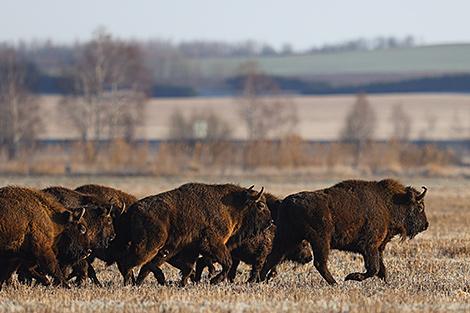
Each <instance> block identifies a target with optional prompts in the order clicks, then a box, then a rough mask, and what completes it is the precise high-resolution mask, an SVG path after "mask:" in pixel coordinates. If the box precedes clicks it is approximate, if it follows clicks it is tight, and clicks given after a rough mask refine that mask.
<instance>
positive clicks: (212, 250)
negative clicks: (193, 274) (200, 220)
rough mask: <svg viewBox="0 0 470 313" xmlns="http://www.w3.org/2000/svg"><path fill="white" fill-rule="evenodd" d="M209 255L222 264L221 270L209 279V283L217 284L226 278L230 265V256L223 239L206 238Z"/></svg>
mask: <svg viewBox="0 0 470 313" xmlns="http://www.w3.org/2000/svg"><path fill="white" fill-rule="evenodd" d="M208 242H209V247H208V248H209V249H208V250H209V251H207V252H208V253H209V257H211V258H214V260H215V261H216V262H218V263H219V264H220V265H222V271H221V272H220V273H219V274H217V276H215V277H214V278H212V279H211V284H218V283H220V282H222V281H224V280H225V279H226V278H227V273H228V271H229V270H230V268H231V267H232V256H231V255H230V252H229V251H228V249H227V247H226V246H225V244H224V243H223V241H221V240H218V239H212V240H208Z"/></svg>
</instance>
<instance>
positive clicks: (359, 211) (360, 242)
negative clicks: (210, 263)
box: [261, 179, 428, 284]
mask: <svg viewBox="0 0 470 313" xmlns="http://www.w3.org/2000/svg"><path fill="white" fill-rule="evenodd" d="M423 189H424V191H423V192H422V193H420V192H418V191H417V190H416V189H414V188H412V187H405V186H404V185H402V184H401V183H399V182H397V181H395V180H391V179H386V180H381V181H378V182H376V181H360V180H348V181H344V182H341V183H338V184H336V185H334V186H333V187H330V188H326V189H323V190H318V191H314V192H300V193H297V194H293V195H290V196H288V197H287V198H285V199H284V200H283V201H282V204H281V205H280V208H279V210H278V217H277V219H278V220H279V223H278V225H277V231H276V235H275V239H274V243H273V249H272V252H271V254H270V255H269V256H268V259H267V261H266V264H265V266H264V267H263V270H262V272H261V278H262V279H265V277H266V274H267V273H268V271H269V270H270V269H271V268H272V267H273V266H275V265H276V264H278V263H279V261H280V260H281V259H282V258H283V257H284V255H285V254H286V253H288V252H289V251H292V249H294V248H295V246H296V245H297V244H298V243H299V242H300V241H301V240H302V239H307V240H308V241H309V242H310V244H311V246H312V250H313V255H314V265H315V268H316V269H317V270H318V272H320V274H321V275H322V277H323V278H324V279H325V280H326V281H327V282H328V283H329V284H335V283H336V281H335V279H334V278H333V276H332V275H331V273H330V271H329V270H328V267H327V260H328V255H329V252H330V249H338V250H343V251H350V252H356V253H360V254H362V256H363V258H364V263H365V267H366V272H365V273H351V274H349V275H347V276H346V280H357V281H362V280H364V279H366V278H369V277H373V276H378V277H380V278H382V279H383V280H386V269H385V265H384V262H383V256H382V253H383V251H384V249H385V246H386V244H387V243H388V242H389V241H390V240H391V239H392V238H393V237H394V236H396V235H401V236H402V238H406V237H408V238H410V239H411V238H413V237H414V236H416V235H417V234H418V233H420V232H422V231H424V230H426V229H427V228H428V221H427V219H426V214H425V212H424V201H423V199H424V196H425V194H426V190H427V189H426V188H425V187H423Z"/></svg>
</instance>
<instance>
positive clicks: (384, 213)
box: [0, 179, 428, 288]
mask: <svg viewBox="0 0 470 313" xmlns="http://www.w3.org/2000/svg"><path fill="white" fill-rule="evenodd" d="M425 195H426V188H425V187H423V190H422V191H418V190H416V189H415V188H413V187H410V186H408V187H406V186H404V185H403V184H401V183H400V182H398V181H396V180H392V179H384V180H381V181H361V180H347V181H343V182H340V183H338V184H336V185H334V186H332V187H329V188H326V189H321V190H316V191H304V192H299V193H295V194H291V195H289V196H287V197H285V198H284V199H280V198H278V197H276V196H274V195H272V194H269V193H267V192H264V188H261V190H255V189H254V186H251V187H249V188H244V187H241V186H238V185H233V184H220V185H211V184H202V183H188V184H184V185H182V186H180V187H178V188H176V189H174V190H170V191H166V192H163V193H160V194H157V195H152V196H148V197H145V198H143V199H140V200H138V199H137V198H136V197H134V196H133V195H130V194H128V193H126V192H123V191H121V190H117V189H114V188H111V187H106V186H100V185H93V184H89V185H83V186H80V187H78V188H76V189H75V190H72V189H68V188H64V187H49V188H46V189H43V190H37V189H32V188H26V187H19V186H7V187H3V188H0V288H1V287H2V286H4V285H5V284H11V283H12V281H13V277H14V275H13V274H15V273H16V274H17V279H18V281H19V282H20V283H24V284H32V283H35V284H43V285H51V284H53V285H59V286H63V287H66V288H70V285H69V283H70V281H72V280H73V281H74V283H75V284H77V285H80V284H83V283H85V282H87V281H88V279H91V280H92V281H93V283H95V284H96V285H99V286H101V284H100V281H99V279H98V277H97V275H96V273H95V270H94V269H93V261H94V260H95V259H96V258H98V259H100V260H102V261H104V262H105V263H106V264H107V265H112V264H114V263H116V264H117V266H118V269H119V271H120V273H121V274H122V277H123V280H124V284H125V285H127V284H134V285H140V284H142V283H143V281H144V280H145V278H146V277H147V276H148V274H150V273H152V274H153V275H154V277H155V278H156V279H157V281H158V283H159V284H162V285H164V284H165V283H166V282H165V275H164V273H163V271H162V270H161V265H162V264H163V263H169V264H170V265H172V266H174V267H176V268H178V269H179V270H180V272H181V282H180V284H181V285H182V286H184V285H186V284H187V283H188V280H191V281H193V282H198V281H200V280H201V274H202V272H203V271H204V270H205V269H206V268H207V269H208V271H209V273H210V277H211V280H210V282H211V283H213V284H216V283H220V282H222V281H225V280H229V281H234V279H235V276H236V274H237V267H238V265H239V263H240V261H242V262H245V263H247V264H249V265H251V266H252V269H251V273H250V276H249V282H259V281H264V280H267V279H274V277H275V275H276V266H277V265H278V264H279V263H281V262H283V261H284V260H291V261H294V262H298V263H301V264H306V263H309V262H310V261H312V259H313V264H314V266H315V268H316V269H317V270H318V272H319V273H320V275H321V276H322V277H323V278H324V279H325V280H326V281H327V282H328V283H329V284H331V285H333V284H335V283H336V280H335V278H334V277H333V276H332V275H331V273H330V271H329V270H328V255H329V253H330V250H331V249H338V250H342V251H349V252H355V253H359V254H361V255H362V256H363V258H364V265H365V269H366V270H365V272H363V273H362V272H355V273H350V274H349V275H347V276H346V278H345V279H346V280H356V281H362V280H364V279H366V278H369V277H373V276H377V277H379V278H381V279H383V280H384V281H386V279H387V274H386V268H385V265H384V262H383V251H384V249H385V246H386V244H387V243H388V242H389V241H390V240H391V239H392V238H393V237H394V236H397V235H399V236H401V238H402V239H406V238H410V239H411V238H413V237H414V236H416V235H417V234H418V233H420V232H422V231H424V230H426V229H427V227H428V222H427V219H426V215H425V212H424V196H425ZM214 263H219V264H220V265H221V267H222V269H221V271H220V272H219V273H217V274H216V273H215V271H216V269H215V267H214ZM135 267H140V272H139V274H138V275H137V277H135V276H134V274H133V269H134V268H135Z"/></svg>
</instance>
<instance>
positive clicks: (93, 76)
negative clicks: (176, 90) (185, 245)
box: [62, 29, 150, 142]
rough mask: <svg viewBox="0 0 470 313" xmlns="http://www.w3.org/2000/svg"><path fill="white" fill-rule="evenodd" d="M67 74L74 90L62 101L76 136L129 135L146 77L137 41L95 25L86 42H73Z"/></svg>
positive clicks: (137, 117)
mask: <svg viewBox="0 0 470 313" xmlns="http://www.w3.org/2000/svg"><path fill="white" fill-rule="evenodd" d="M69 74H70V77H71V78H72V81H73V92H74V96H73V97H66V98H64V101H63V106H62V107H63V112H64V114H65V115H66V116H67V117H68V118H69V119H70V121H71V122H72V124H73V126H74V127H75V129H76V130H77V131H78V132H79V133H80V136H81V138H82V140H83V141H84V142H87V141H90V140H95V141H96V142H98V141H99V140H102V139H113V138H125V139H126V140H132V139H133V138H134V137H135V132H136V127H137V126H138V125H141V124H142V122H143V116H142V114H143V112H142V110H143V103H144V101H145V98H146V94H145V90H146V88H147V87H148V85H149V82H150V75H149V74H148V73H147V71H146V69H145V67H144V64H143V57H142V54H141V51H140V49H139V47H138V46H137V45H136V44H133V43H128V42H124V41H120V40H117V39H114V38H113V37H112V36H111V35H110V34H108V33H106V31H104V30H103V29H99V30H98V31H96V32H95V34H94V38H93V39H92V40H91V41H90V42H88V43H86V44H85V45H84V46H82V47H78V55H77V58H76V63H75V64H74V65H73V66H72V67H71V68H70V69H69Z"/></svg>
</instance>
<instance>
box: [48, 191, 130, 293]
mask: <svg viewBox="0 0 470 313" xmlns="http://www.w3.org/2000/svg"><path fill="white" fill-rule="evenodd" d="M43 191H44V192H47V193H48V194H50V195H52V196H53V197H54V198H56V200H57V201H59V202H60V203H61V204H62V205H64V206H65V207H66V208H74V207H79V206H82V207H85V209H86V211H85V215H84V219H85V222H86V223H87V227H88V236H89V239H90V245H91V248H92V250H93V252H92V255H91V256H90V257H91V260H89V259H88V258H87V259H86V260H81V261H80V262H79V263H77V264H75V265H74V266H73V270H74V271H73V273H72V274H71V275H70V276H69V277H68V278H69V279H70V278H72V277H75V276H76V277H77V281H76V283H77V284H79V285H80V284H82V283H83V282H85V281H86V279H87V277H88V276H89V277H90V278H91V280H92V281H93V282H94V283H95V284H96V285H98V286H101V283H100V282H99V280H98V278H97V276H96V272H95V270H94V268H93V267H92V266H91V263H92V262H93V260H94V256H95V255H96V254H97V253H98V254H99V253H100V252H101V251H102V250H105V249H106V248H107V247H108V246H109V244H110V242H111V241H112V240H113V239H114V237H115V233H114V226H113V224H114V223H113V216H116V215H115V214H113V212H114V211H115V210H113V209H114V203H116V202H112V201H109V200H107V199H102V198H101V197H100V196H97V195H94V194H87V193H83V192H78V191H75V190H71V189H68V188H65V187H59V186H57V187H49V188H46V189H43ZM116 204H117V203H116ZM118 204H119V205H121V206H122V203H118ZM124 207H125V206H124ZM117 211H119V214H120V212H121V211H122V208H118V210H117Z"/></svg>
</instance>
